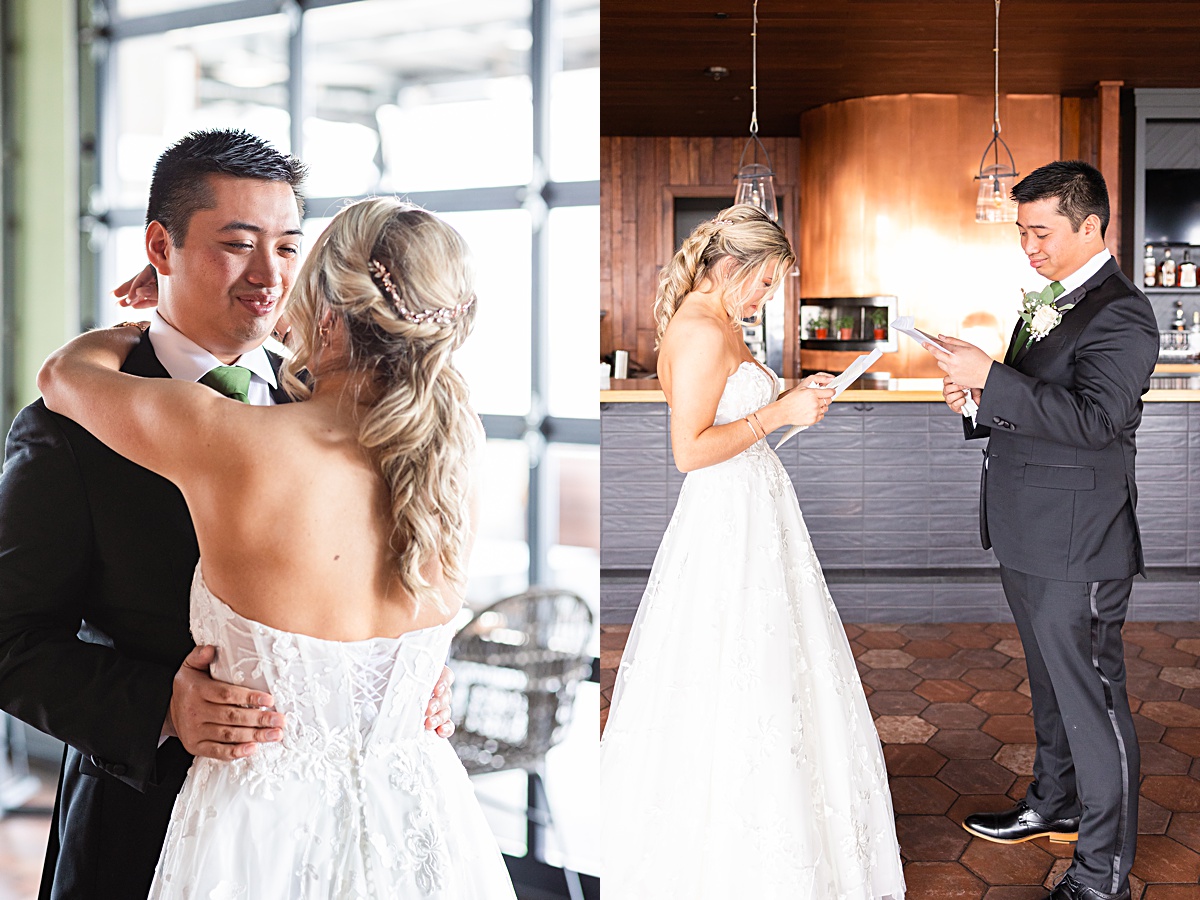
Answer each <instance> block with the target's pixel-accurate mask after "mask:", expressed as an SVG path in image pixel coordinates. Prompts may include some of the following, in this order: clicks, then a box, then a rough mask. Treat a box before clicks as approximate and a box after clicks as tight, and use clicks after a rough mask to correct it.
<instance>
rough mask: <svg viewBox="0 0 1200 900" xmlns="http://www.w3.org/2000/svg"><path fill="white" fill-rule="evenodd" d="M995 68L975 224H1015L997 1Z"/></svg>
mask: <svg viewBox="0 0 1200 900" xmlns="http://www.w3.org/2000/svg"><path fill="white" fill-rule="evenodd" d="M992 55H993V58H994V66H995V82H994V83H993V87H992V99H993V101H994V106H993V107H992V140H991V142H990V143H989V144H988V145H987V147H985V148H984V150H983V158H982V159H980V160H979V174H978V175H976V176H975V180H976V181H978V182H979V193H978V195H977V196H976V198H975V221H976V222H1015V221H1017V204H1016V203H1014V202H1013V200H1012V198H1011V197H1010V196H1009V192H1010V191H1011V190H1012V186H1013V179H1015V178H1016V177H1017V175H1018V174H1019V173H1018V172H1017V164H1016V162H1015V161H1014V160H1013V155H1012V151H1011V150H1009V149H1008V144H1006V143H1004V140H1003V139H1002V138H1001V137H1000V0H996V41H995V44H993V46H992ZM1001 147H1003V148H1004V152H1005V153H1006V154H1008V165H1007V166H1003V165H1001V164H1000V148H1001ZM988 153H991V154H992V164H991V165H990V166H985V165H984V163H986V162H987V158H988Z"/></svg>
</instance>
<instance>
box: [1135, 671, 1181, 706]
mask: <svg viewBox="0 0 1200 900" xmlns="http://www.w3.org/2000/svg"><path fill="white" fill-rule="evenodd" d="M1125 686H1126V688H1127V689H1128V690H1129V693H1130V695H1131V696H1133V697H1138V698H1140V699H1141V700H1143V701H1145V700H1154V701H1169V700H1178V699H1179V697H1180V695H1182V694H1183V688H1182V687H1180V686H1179V685H1176V684H1172V683H1169V682H1166V681H1163V680H1162V679H1161V678H1160V677H1159V676H1158V675H1131V676H1130V677H1129V678H1128V679H1127V680H1126V682H1125Z"/></svg>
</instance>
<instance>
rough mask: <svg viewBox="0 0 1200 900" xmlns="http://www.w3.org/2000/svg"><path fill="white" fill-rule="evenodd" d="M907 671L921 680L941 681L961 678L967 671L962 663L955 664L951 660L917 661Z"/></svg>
mask: <svg viewBox="0 0 1200 900" xmlns="http://www.w3.org/2000/svg"><path fill="white" fill-rule="evenodd" d="M908 670H909V671H910V672H915V673H916V674H918V675H920V676H921V677H922V678H927V679H930V680H942V679H954V678H961V677H962V674H963V672H965V671H967V668H966V666H964V665H963V664H962V663H960V662H955V661H954V660H953V659H918V660H917V661H916V662H914V663H913V664H912V665H911V666H909V667H908Z"/></svg>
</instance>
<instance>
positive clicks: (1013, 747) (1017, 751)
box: [992, 744, 1037, 775]
mask: <svg viewBox="0 0 1200 900" xmlns="http://www.w3.org/2000/svg"><path fill="white" fill-rule="evenodd" d="M1036 753H1037V745H1036V744H1005V745H1004V746H1003V747H1001V748H1000V749H999V750H997V751H996V755H995V756H994V757H992V758H993V759H994V760H996V762H998V763H999V764H1000V765H1002V766H1004V768H1006V769H1008V770H1009V771H1010V772H1012V773H1014V774H1016V775H1032V774H1033V758H1034V755H1035V754H1036Z"/></svg>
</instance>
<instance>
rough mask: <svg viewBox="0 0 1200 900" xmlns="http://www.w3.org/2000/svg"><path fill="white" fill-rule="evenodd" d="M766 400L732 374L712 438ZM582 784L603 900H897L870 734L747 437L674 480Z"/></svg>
mask: <svg viewBox="0 0 1200 900" xmlns="http://www.w3.org/2000/svg"><path fill="white" fill-rule="evenodd" d="M778 391H779V384H778V381H777V380H776V379H775V378H774V376H770V377H768V373H766V372H765V370H763V369H762V368H760V367H758V366H756V365H754V364H753V363H744V364H743V365H742V366H741V367H740V368H739V369H738V370H737V371H736V372H735V373H734V374H733V375H731V376H730V377H729V379H728V381H727V382H726V385H725V390H724V393H723V394H722V395H721V400H720V404H719V406H718V407H717V416H716V424H718V425H719V424H724V423H727V422H733V421H736V420H738V419H740V418H742V417H743V416H746V415H748V414H749V413H751V412H753V411H755V410H757V409H759V408H761V407H762V406H764V405H765V404H767V403H768V402H770V401H772V400H773V399H775V397H776V396H777V394H778ZM831 464H836V460H831ZM809 477H812V478H820V477H821V474H820V472H815V471H814V472H812V473H810V474H809ZM600 771H601V796H602V797H603V798H604V804H605V819H606V820H605V822H604V826H603V841H604V848H603V856H602V866H603V868H602V870H601V884H603V886H604V887H603V890H604V897H605V900H661V898H664V897H686V898H688V900H730V898H733V897H753V898H755V900H770V898H779V900H783V898H786V900H882V898H890V900H900V898H902V897H903V896H904V877H903V873H902V869H901V863H900V855H899V847H898V846H897V843H896V830H895V822H894V819H893V816H892V803H891V794H890V793H889V791H888V782H887V773H886V771H885V769H884V764H883V753H882V750H881V747H880V744H879V738H878V736H877V735H876V732H875V727H874V723H873V722H872V719H871V712H870V710H869V709H868V707H867V702H866V698H865V696H864V695H863V690H862V685H861V683H860V682H859V678H858V672H857V670H856V668H855V665H854V658H853V656H852V654H851V652H850V646H849V642H848V641H847V640H846V634H845V631H844V630H843V629H842V623H841V621H840V619H839V618H838V614H837V610H836V609H835V608H834V605H833V601H832V600H831V599H830V596H829V591H828V589H827V588H826V586H825V580H824V577H823V576H822V574H821V567H820V565H819V564H818V562H817V557H816V555H815V554H814V553H813V548H812V544H811V543H810V541H809V537H808V530H807V528H805V525H804V520H803V519H802V518H801V516H800V507H799V504H798V503H797V501H796V494H795V491H794V490H793V488H792V483H791V481H790V480H789V478H788V475H787V472H786V471H785V470H784V468H783V466H782V465H781V464H780V462H779V458H778V457H777V456H776V455H775V452H774V451H773V450H772V449H771V448H770V447H769V446H768V445H767V443H766V441H759V442H757V443H756V444H754V445H753V446H752V447H750V448H749V449H748V450H746V451H745V452H743V453H741V454H739V455H738V456H735V457H734V458H732V459H729V460H727V461H725V462H722V463H718V464H717V465H714V466H709V467H707V468H704V469H699V470H696V471H694V472H692V473H690V474H689V475H688V476H687V478H686V480H685V481H684V484H683V488H682V490H681V491H680V493H679V501H678V505H677V506H676V508H675V514H674V516H673V517H672V519H671V523H670V525H669V526H668V527H667V531H666V534H665V535H664V536H663V541H662V545H661V546H660V547H659V551H658V555H657V557H656V558H655V560H654V567H653V569H652V571H651V574H650V580H649V583H648V584H647V587H646V593H645V596H644V597H643V598H642V602H641V606H640V607H639V608H638V612H637V616H636V618H635V620H634V623H633V628H632V631H631V632H630V635H629V641H628V643H627V644H626V647H625V653H624V656H623V657H622V659H621V665H620V669H619V670H618V674H617V681H616V687H615V689H614V691H613V697H612V706H611V709H610V712H609V718H608V724H607V727H606V730H605V733H604V738H603V741H602V744H601V762H600Z"/></svg>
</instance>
